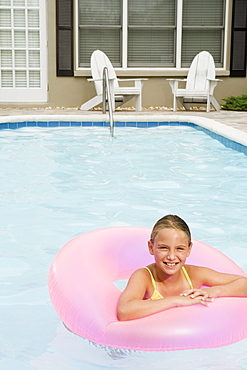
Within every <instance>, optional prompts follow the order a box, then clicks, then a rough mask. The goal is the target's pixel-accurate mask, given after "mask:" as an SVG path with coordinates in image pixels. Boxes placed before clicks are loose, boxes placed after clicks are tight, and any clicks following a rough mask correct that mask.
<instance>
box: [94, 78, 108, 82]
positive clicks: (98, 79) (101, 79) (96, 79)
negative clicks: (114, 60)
mask: <svg viewBox="0 0 247 370" xmlns="http://www.w3.org/2000/svg"><path fill="white" fill-rule="evenodd" d="M87 80H88V81H89V82H94V81H103V78H88V79H87ZM108 80H109V81H113V80H115V78H108Z"/></svg>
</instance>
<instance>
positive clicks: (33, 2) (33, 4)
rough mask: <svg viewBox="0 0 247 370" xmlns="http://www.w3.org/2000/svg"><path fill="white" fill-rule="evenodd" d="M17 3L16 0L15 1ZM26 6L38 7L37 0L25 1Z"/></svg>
mask: <svg viewBox="0 0 247 370" xmlns="http://www.w3.org/2000/svg"><path fill="white" fill-rule="evenodd" d="M17 1H18V0H17ZM27 6H30V7H31V6H37V7H38V6H39V0H27Z"/></svg>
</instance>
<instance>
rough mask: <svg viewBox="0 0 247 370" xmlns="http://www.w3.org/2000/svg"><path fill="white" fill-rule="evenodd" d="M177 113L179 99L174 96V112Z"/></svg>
mask: <svg viewBox="0 0 247 370" xmlns="http://www.w3.org/2000/svg"><path fill="white" fill-rule="evenodd" d="M176 111H177V97H176V95H175V94H174V95H173V112H176Z"/></svg>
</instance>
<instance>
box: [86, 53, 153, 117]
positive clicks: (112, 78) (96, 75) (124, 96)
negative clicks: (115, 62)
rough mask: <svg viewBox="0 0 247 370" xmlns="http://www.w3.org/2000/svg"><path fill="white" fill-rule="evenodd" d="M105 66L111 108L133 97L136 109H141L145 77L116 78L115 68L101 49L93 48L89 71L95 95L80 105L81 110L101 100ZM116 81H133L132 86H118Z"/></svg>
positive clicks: (93, 105) (87, 108)
mask: <svg viewBox="0 0 247 370" xmlns="http://www.w3.org/2000/svg"><path fill="white" fill-rule="evenodd" d="M104 67H107V69H108V75H109V82H110V83H109V85H110V91H111V96H112V109H113V111H114V110H115V108H116V107H118V106H120V105H122V104H124V103H126V102H127V101H128V100H130V99H132V98H133V97H134V98H135V108H136V111H141V110H142V86H143V83H144V80H146V79H122V80H120V79H118V78H117V76H116V73H115V70H114V68H113V66H112V64H111V62H110V60H109V58H108V57H107V56H106V55H105V54H104V53H103V52H102V51H101V50H95V51H94V52H93V53H92V55H91V71H92V77H93V78H92V79H89V80H88V81H93V82H94V86H95V90H96V93H97V95H96V96H95V97H93V98H92V99H90V100H88V101H87V102H86V103H84V104H82V105H81V110H89V109H91V108H93V107H95V106H96V105H98V104H100V103H102V101H103V85H102V78H103V69H104ZM118 81H134V82H135V86H133V87H120V86H119V84H118Z"/></svg>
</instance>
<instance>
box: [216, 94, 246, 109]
mask: <svg viewBox="0 0 247 370" xmlns="http://www.w3.org/2000/svg"><path fill="white" fill-rule="evenodd" d="M223 100H224V101H225V102H226V103H225V104H223V105H222V106H221V109H225V110H247V95H246V94H245V95H240V96H229V97H228V98H226V99H223Z"/></svg>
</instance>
